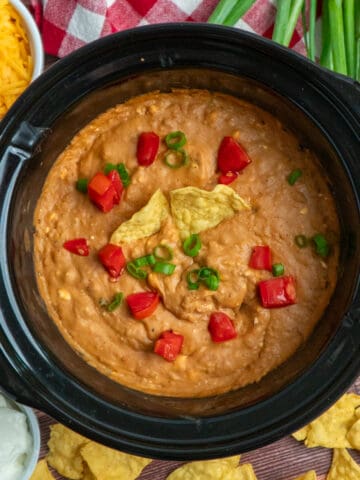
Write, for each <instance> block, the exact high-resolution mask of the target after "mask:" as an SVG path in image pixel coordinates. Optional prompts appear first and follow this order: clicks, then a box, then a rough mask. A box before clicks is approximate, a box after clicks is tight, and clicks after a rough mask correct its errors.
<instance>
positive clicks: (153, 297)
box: [126, 292, 160, 320]
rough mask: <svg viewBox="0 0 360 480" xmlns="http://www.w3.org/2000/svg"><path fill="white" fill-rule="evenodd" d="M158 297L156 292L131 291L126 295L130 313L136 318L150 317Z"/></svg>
mask: <svg viewBox="0 0 360 480" xmlns="http://www.w3.org/2000/svg"><path fill="white" fill-rule="evenodd" d="M159 300H160V297H159V294H158V293H156V292H139V293H132V294H131V295H128V296H127V297H126V301H127V304H128V306H129V308H130V311H131V313H132V315H133V316H134V317H135V318H136V319H137V320H141V319H142V318H146V317H150V315H152V314H153V313H154V311H155V309H156V307H157V306H158V303H159Z"/></svg>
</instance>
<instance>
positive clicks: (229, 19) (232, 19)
mask: <svg viewBox="0 0 360 480" xmlns="http://www.w3.org/2000/svg"><path fill="white" fill-rule="evenodd" d="M255 1H256V0H238V1H237V2H235V5H234V6H233V8H232V10H231V11H230V12H229V13H228V15H227V16H226V18H225V20H224V21H223V22H221V23H222V25H228V26H230V27H232V26H233V25H235V23H236V22H237V21H238V20H239V18H241V17H242V16H243V15H244V14H245V13H246V12H247V11H248V10H249V8H250V7H251V6H252V5H253V3H255ZM231 3H232V4H234V2H231ZM213 23H219V22H213Z"/></svg>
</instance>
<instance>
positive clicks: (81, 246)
mask: <svg viewBox="0 0 360 480" xmlns="http://www.w3.org/2000/svg"><path fill="white" fill-rule="evenodd" d="M63 247H64V248H65V249H66V250H68V251H69V252H70V253H75V255H80V256H81V257H87V256H88V255H89V246H88V244H87V240H86V238H74V239H72V240H68V241H67V242H64V243H63Z"/></svg>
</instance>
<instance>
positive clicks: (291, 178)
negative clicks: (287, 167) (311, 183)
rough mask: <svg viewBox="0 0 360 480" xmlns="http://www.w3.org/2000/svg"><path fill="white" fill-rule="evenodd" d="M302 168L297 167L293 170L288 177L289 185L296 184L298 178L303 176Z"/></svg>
mask: <svg viewBox="0 0 360 480" xmlns="http://www.w3.org/2000/svg"><path fill="white" fill-rule="evenodd" d="M302 173H303V172H302V170H301V169H300V168H296V169H295V170H293V171H292V172H291V173H290V174H289V175H288V177H287V181H288V184H289V185H294V184H295V183H296V182H297V180H298V179H299V178H300V177H301V175H302Z"/></svg>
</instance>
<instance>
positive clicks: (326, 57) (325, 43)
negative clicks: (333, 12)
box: [320, 2, 334, 70]
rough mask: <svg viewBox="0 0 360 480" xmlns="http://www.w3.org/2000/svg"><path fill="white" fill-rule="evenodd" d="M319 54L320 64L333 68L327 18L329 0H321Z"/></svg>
mask: <svg viewBox="0 0 360 480" xmlns="http://www.w3.org/2000/svg"><path fill="white" fill-rule="evenodd" d="M321 43H322V48H321V54H320V65H322V66H323V67H326V68H328V69H329V70H332V69H333V68H334V62H333V54H332V48H331V36H330V18H329V2H323V6H322V12H321Z"/></svg>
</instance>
